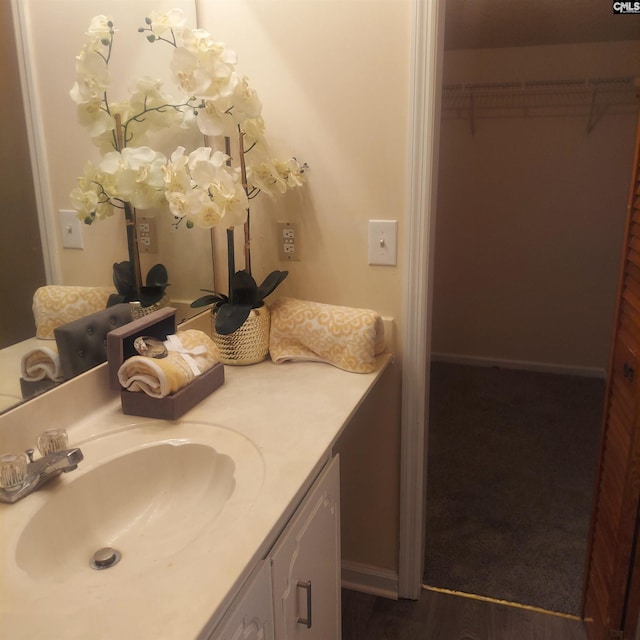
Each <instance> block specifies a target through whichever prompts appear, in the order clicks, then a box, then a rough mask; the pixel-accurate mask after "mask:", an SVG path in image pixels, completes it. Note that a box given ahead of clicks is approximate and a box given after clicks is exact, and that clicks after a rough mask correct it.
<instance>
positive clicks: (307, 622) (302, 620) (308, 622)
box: [296, 580, 311, 629]
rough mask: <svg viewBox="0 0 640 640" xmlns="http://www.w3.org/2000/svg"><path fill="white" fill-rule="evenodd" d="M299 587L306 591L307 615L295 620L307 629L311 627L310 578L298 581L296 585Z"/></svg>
mask: <svg viewBox="0 0 640 640" xmlns="http://www.w3.org/2000/svg"><path fill="white" fill-rule="evenodd" d="M297 586H298V587H299V588H300V589H304V590H305V591H306V592H307V617H306V618H300V617H298V619H297V620H296V622H297V623H298V624H304V625H306V627H307V629H311V580H307V581H306V582H300V581H298V585H297Z"/></svg>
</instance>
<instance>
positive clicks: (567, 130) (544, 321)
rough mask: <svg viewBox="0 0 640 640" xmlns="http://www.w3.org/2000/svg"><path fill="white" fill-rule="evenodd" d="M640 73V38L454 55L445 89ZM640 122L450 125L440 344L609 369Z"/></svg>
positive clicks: (441, 226)
mask: <svg viewBox="0 0 640 640" xmlns="http://www.w3.org/2000/svg"><path fill="white" fill-rule="evenodd" d="M627 75H630V76H633V75H640V43H639V42H626V43H611V44H605V43H602V44H591V45H567V46H553V47H551V46H549V47H522V48H517V49H503V50H476V51H447V52H446V53H445V61H444V76H445V83H459V82H500V81H522V80H559V79H571V78H588V77H591V78H597V77H607V76H627ZM635 122H636V117H635V114H634V113H633V112H629V113H627V114H626V115H605V116H604V117H603V118H602V119H601V120H600V121H599V122H598V123H597V125H596V126H595V129H594V130H593V131H592V132H591V133H587V130H586V125H587V118H586V116H585V115H584V113H582V114H581V115H579V116H576V117H566V118H557V117H548V118H534V117H517V118H501V119H479V118H478V119H477V121H476V133H475V135H471V133H470V127H469V122H468V120H466V119H461V120H445V121H443V125H442V130H441V147H440V149H441V150H440V183H439V201H438V212H437V232H436V255H435V260H436V263H435V264H436V266H435V289H434V322H433V351H434V352H436V353H437V352H440V353H445V354H453V355H454V356H464V357H466V356H470V357H473V358H488V359H504V360H512V361H522V362H537V363H544V364H550V365H552V366H556V365H559V366H568V367H574V368H577V369H581V368H584V369H586V370H588V369H591V368H593V369H596V370H598V369H599V370H603V369H605V368H606V365H607V359H608V352H609V340H610V336H611V327H612V320H613V311H614V303H615V291H616V285H617V275H618V267H619V255H620V249H621V241H622V234H623V223H624V219H625V214H626V203H627V197H628V188H629V180H630V172H631V162H632V157H633V139H634V130H635Z"/></svg>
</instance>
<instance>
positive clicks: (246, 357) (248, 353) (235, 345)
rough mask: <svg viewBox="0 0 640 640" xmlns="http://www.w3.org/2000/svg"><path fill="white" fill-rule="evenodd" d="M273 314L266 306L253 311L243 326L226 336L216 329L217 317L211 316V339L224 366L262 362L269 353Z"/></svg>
mask: <svg viewBox="0 0 640 640" xmlns="http://www.w3.org/2000/svg"><path fill="white" fill-rule="evenodd" d="M270 326H271V312H270V311H269V307H268V306H267V305H266V304H265V305H263V306H262V307H260V308H258V309H251V313H249V317H248V318H247V319H246V320H245V321H244V323H243V324H242V326H241V327H240V328H239V329H237V330H236V331H234V332H233V333H230V334H228V335H226V336H223V335H221V334H219V333H218V332H217V331H216V327H215V315H214V314H211V338H212V340H213V341H214V342H215V343H216V345H217V346H218V349H219V350H220V362H222V363H223V364H232V365H244V364H256V362H262V361H263V360H264V359H265V358H266V357H267V355H268V353H269V327H270Z"/></svg>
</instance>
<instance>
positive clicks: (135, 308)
mask: <svg viewBox="0 0 640 640" xmlns="http://www.w3.org/2000/svg"><path fill="white" fill-rule="evenodd" d="M170 304H171V300H169V296H168V295H167V294H165V295H164V296H162V299H161V300H158V302H156V303H154V304H152V305H149V306H148V307H143V306H142V305H141V304H140V303H139V302H130V303H129V309H130V310H131V317H132V318H133V320H138V319H140V318H144V317H145V316H148V315H149V314H150V313H153V312H154V311H158V309H163V308H164V307H168V306H169V305H170Z"/></svg>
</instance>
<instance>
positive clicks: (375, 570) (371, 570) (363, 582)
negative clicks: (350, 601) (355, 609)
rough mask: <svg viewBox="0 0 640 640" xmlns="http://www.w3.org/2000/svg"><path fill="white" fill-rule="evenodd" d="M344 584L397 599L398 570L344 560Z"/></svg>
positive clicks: (372, 593)
mask: <svg viewBox="0 0 640 640" xmlns="http://www.w3.org/2000/svg"><path fill="white" fill-rule="evenodd" d="M342 586H343V587H344V588H345V589H351V590H352V591H359V592H360V593H368V594H369V595H372V596H380V597H382V598H389V599H390V600H397V599H398V572H397V571H391V570H390V569H380V568H379V567H372V566H370V565H366V564H358V563H356V562H343V563H342Z"/></svg>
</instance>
